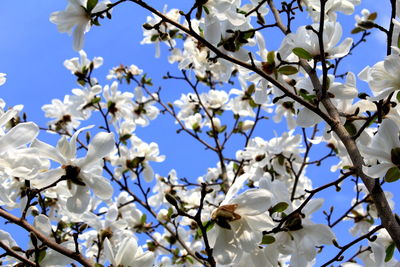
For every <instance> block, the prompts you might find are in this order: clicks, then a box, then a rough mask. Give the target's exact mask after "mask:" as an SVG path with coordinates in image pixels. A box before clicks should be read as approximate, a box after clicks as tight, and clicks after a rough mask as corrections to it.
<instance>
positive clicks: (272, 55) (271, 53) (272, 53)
mask: <svg viewBox="0 0 400 267" xmlns="http://www.w3.org/2000/svg"><path fill="white" fill-rule="evenodd" d="M267 62H268V63H269V64H272V63H274V62H275V51H269V52H268V54H267Z"/></svg>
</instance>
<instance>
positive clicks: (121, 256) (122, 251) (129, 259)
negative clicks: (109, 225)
mask: <svg viewBox="0 0 400 267" xmlns="http://www.w3.org/2000/svg"><path fill="white" fill-rule="evenodd" d="M137 249H138V246H137V242H136V240H135V239H134V238H132V237H126V238H125V239H124V240H122V242H121V244H120V246H119V249H118V252H117V255H115V262H116V264H117V265H116V266H120V265H121V266H133V265H132V263H133V262H134V260H135V255H136V251H137Z"/></svg>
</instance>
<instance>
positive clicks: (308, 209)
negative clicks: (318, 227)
mask: <svg viewBox="0 0 400 267" xmlns="http://www.w3.org/2000/svg"><path fill="white" fill-rule="evenodd" d="M323 204H324V199H322V198H314V199H312V200H311V201H310V202H308V204H307V205H306V206H305V207H304V209H303V213H304V214H306V215H311V214H312V213H314V212H316V211H317V210H319V209H320V208H321V207H322V205H323Z"/></svg>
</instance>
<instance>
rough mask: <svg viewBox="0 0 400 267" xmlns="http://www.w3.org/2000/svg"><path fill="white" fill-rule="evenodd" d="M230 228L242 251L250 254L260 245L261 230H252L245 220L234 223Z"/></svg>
mask: <svg viewBox="0 0 400 267" xmlns="http://www.w3.org/2000/svg"><path fill="white" fill-rule="evenodd" d="M231 226H232V228H233V229H234V231H235V236H236V238H237V239H238V241H239V242H240V245H241V248H242V249H243V250H244V251H246V252H251V251H253V250H254V249H255V248H256V247H257V246H258V245H259V244H260V243H261V240H262V232H261V230H260V231H258V229H252V228H251V227H250V225H249V224H248V223H247V221H246V220H245V219H242V220H238V221H234V222H232V223H231Z"/></svg>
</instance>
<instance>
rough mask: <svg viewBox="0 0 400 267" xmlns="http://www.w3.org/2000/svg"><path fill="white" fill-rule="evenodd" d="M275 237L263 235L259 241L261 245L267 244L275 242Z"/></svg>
mask: <svg viewBox="0 0 400 267" xmlns="http://www.w3.org/2000/svg"><path fill="white" fill-rule="evenodd" d="M275 240H276V239H275V237H273V236H271V235H264V236H263V238H262V241H261V244H262V245H269V244H272V243H274V242H275Z"/></svg>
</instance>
